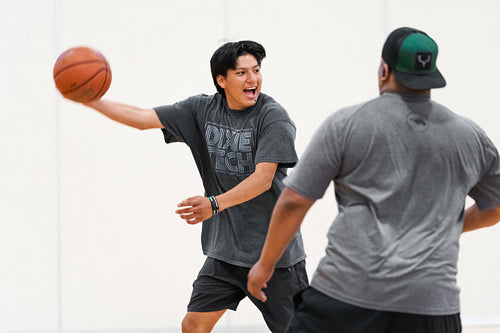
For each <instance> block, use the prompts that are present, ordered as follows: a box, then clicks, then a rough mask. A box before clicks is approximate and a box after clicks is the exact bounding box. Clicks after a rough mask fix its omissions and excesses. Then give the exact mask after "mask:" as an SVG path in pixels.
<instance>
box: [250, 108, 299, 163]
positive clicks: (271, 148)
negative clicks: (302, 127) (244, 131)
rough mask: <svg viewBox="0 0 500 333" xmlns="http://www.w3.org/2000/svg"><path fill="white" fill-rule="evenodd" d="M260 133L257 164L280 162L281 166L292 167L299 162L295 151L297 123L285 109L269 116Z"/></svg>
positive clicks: (256, 156) (256, 157)
mask: <svg viewBox="0 0 500 333" xmlns="http://www.w3.org/2000/svg"><path fill="white" fill-rule="evenodd" d="M268 118H269V119H268V120H267V122H266V124H265V125H264V126H263V129H262V131H261V132H260V133H259V134H258V142H257V151H256V154H255V164H258V163H261V162H271V163H278V167H280V168H291V167H293V166H294V165H295V163H297V160H298V157H297V152H296V151H295V132H296V129H295V125H294V124H293V122H292V120H291V119H290V118H289V117H288V114H286V111H285V110H282V111H277V112H276V114H275V115H274V116H272V117H268Z"/></svg>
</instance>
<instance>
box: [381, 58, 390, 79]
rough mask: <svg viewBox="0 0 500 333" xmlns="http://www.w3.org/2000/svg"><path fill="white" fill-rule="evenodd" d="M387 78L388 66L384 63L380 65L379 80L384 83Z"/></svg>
mask: <svg viewBox="0 0 500 333" xmlns="http://www.w3.org/2000/svg"><path fill="white" fill-rule="evenodd" d="M388 78H389V66H388V65H387V64H386V63H385V62H381V63H380V79H381V80H382V81H386V80H387V79H388Z"/></svg>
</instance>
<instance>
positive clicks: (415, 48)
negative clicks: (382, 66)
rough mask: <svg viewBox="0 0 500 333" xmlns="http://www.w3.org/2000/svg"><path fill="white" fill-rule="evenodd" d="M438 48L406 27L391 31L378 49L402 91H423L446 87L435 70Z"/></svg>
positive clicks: (421, 34) (429, 38)
mask: <svg viewBox="0 0 500 333" xmlns="http://www.w3.org/2000/svg"><path fill="white" fill-rule="evenodd" d="M437 56H438V46H437V44H436V42H435V41H434V40H433V39H432V38H431V37H429V35H427V34H426V33H425V32H423V31H420V30H417V29H414V28H408V27H402V28H398V29H396V30H394V31H393V32H391V34H390V35H389V36H388V37H387V40H386V41H385V44H384V47H383V49H382V59H383V60H384V61H385V63H386V64H387V65H388V66H389V70H390V71H391V72H393V73H394V76H395V78H396V80H397V81H398V82H399V83H400V84H402V85H403V86H405V87H406V88H409V89H413V90H424V89H432V88H441V87H444V86H445V85H446V81H445V79H444V77H443V76H442V75H441V73H440V72H439V70H438V69H437V67H436V60H437Z"/></svg>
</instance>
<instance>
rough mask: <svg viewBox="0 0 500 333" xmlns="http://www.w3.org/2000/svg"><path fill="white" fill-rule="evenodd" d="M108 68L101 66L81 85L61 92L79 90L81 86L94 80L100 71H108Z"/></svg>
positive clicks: (66, 92)
mask: <svg viewBox="0 0 500 333" xmlns="http://www.w3.org/2000/svg"><path fill="white" fill-rule="evenodd" d="M106 70H107V67H105V68H101V69H100V70H98V71H97V72H96V73H95V74H94V75H92V76H91V77H90V78H89V79H88V80H87V81H85V82H83V83H82V84H80V85H79V86H77V87H74V88H73V89H70V90H66V91H61V94H63V95H64V94H68V93H71V92H73V91H75V90H78V89H80V88H81V87H83V86H84V85H86V84H87V83H89V82H90V81H92V80H93V79H94V78H95V77H96V76H97V75H98V74H99V73H100V72H102V71H106Z"/></svg>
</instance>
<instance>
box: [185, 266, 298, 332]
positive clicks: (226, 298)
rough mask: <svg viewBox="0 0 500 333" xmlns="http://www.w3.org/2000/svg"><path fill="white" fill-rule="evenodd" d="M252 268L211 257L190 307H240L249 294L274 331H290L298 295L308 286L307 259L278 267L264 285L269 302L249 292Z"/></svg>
mask: <svg viewBox="0 0 500 333" xmlns="http://www.w3.org/2000/svg"><path fill="white" fill-rule="evenodd" d="M249 271H250V268H247V267H241V266H236V265H231V264H228V263H226V262H223V261H220V260H217V259H213V258H207V260H206V261H205V263H204V265H203V267H202V268H201V270H200V272H199V274H198V277H197V278H196V280H195V281H194V283H193V292H192V294H191V300H190V301H189V305H188V311H191V312H213V311H220V310H225V309H230V310H234V311H236V308H237V307H238V304H239V303H240V301H241V300H242V299H243V298H245V297H248V298H249V299H250V300H251V301H252V303H254V304H255V306H256V307H257V308H258V309H259V311H260V312H261V313H262V316H263V317H264V320H265V322H266V324H267V326H268V327H269V329H270V330H271V332H273V333H280V332H286V328H287V327H288V324H289V322H290V320H291V319H292V316H293V312H294V308H295V305H294V296H295V295H296V294H297V293H299V292H300V291H301V290H303V289H305V288H306V287H307V286H308V280H307V273H306V269H305V261H301V262H299V263H297V264H295V265H294V266H292V267H288V268H276V269H275V271H274V274H273V276H272V278H271V280H269V282H268V283H267V288H266V289H264V292H265V293H266V295H267V301H266V302H265V303H263V302H261V301H259V300H258V299H256V298H254V297H253V296H252V295H251V294H250V293H249V292H248V290H247V279H248V272H249Z"/></svg>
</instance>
